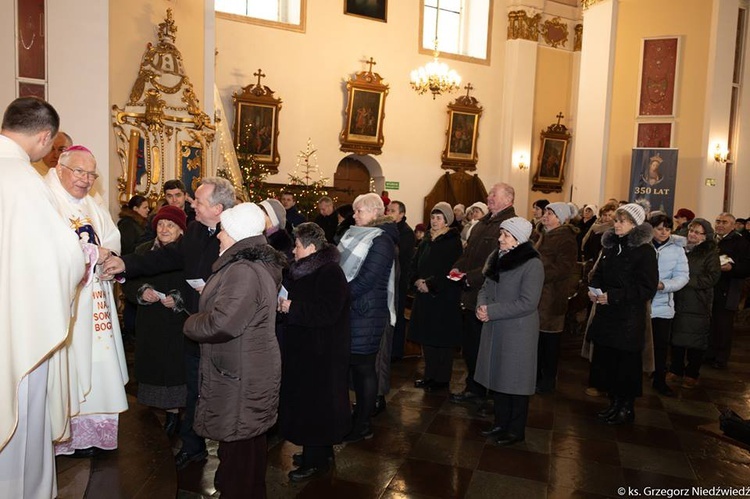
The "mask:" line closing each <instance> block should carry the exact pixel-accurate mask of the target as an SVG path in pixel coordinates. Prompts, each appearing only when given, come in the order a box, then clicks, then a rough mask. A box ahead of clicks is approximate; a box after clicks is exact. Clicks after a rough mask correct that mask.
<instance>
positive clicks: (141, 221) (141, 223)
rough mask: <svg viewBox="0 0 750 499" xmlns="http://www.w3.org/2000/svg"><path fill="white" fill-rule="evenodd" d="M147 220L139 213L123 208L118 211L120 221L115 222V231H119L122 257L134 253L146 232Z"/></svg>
mask: <svg viewBox="0 0 750 499" xmlns="http://www.w3.org/2000/svg"><path fill="white" fill-rule="evenodd" d="M146 224H147V220H146V219H145V218H143V217H142V216H141V215H140V214H139V213H136V212H135V211H133V210H132V209H130V208H128V207H127V206H124V207H123V208H122V210H121V211H120V220H118V221H117V229H118V230H119V231H120V251H121V254H123V255H129V254H130V253H132V252H134V251H135V247H136V246H138V241H140V239H141V237H143V234H144V233H145V232H146Z"/></svg>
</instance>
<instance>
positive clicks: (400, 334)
mask: <svg viewBox="0 0 750 499" xmlns="http://www.w3.org/2000/svg"><path fill="white" fill-rule="evenodd" d="M386 214H387V215H389V216H390V217H391V218H393V220H394V221H395V222H396V227H397V228H398V234H399V240H398V265H399V270H398V272H399V273H398V276H399V277H398V289H397V292H398V295H397V296H396V328H395V330H394V332H393V346H392V349H391V358H393V359H400V358H402V357H403V356H404V341H405V339H406V318H405V317H404V309H405V308H406V292H407V289H408V288H409V267H410V265H411V259H412V257H413V256H414V245H415V236H414V231H413V230H412V228H411V227H409V224H408V223H406V205H405V204H404V203H403V202H401V201H391V202H390V204H389V205H388V208H386Z"/></svg>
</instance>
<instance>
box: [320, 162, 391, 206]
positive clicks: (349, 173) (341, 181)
mask: <svg viewBox="0 0 750 499" xmlns="http://www.w3.org/2000/svg"><path fill="white" fill-rule="evenodd" d="M384 186H385V178H384V177H383V169H382V168H381V167H380V163H378V162H377V161H376V160H375V159H374V158H373V157H372V156H358V155H356V154H351V155H349V156H347V157H345V158H344V159H342V160H341V161H340V162H339V164H338V166H337V167H336V173H334V175H333V192H332V194H333V196H335V197H336V198H337V203H336V204H337V205H342V204H347V203H351V202H352V201H354V198H356V197H357V196H359V195H360V194H364V193H366V192H370V190H371V189H374V190H375V191H376V192H380V191H381V190H383V187H384Z"/></svg>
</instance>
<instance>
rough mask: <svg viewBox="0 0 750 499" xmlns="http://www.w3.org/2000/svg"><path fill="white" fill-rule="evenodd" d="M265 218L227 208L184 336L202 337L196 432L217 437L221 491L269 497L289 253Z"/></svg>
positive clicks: (253, 208) (250, 207) (252, 210)
mask: <svg viewBox="0 0 750 499" xmlns="http://www.w3.org/2000/svg"><path fill="white" fill-rule="evenodd" d="M263 229H265V217H264V215H263V212H262V211H261V209H260V208H258V206H257V205H255V204H253V203H242V204H239V205H237V206H235V207H234V208H230V209H228V210H226V211H224V212H222V214H221V232H220V233H219V235H218V238H219V241H220V247H219V259H218V260H216V262H215V263H214V265H213V274H211V277H209V278H208V281H207V282H206V285H205V287H204V288H203V291H202V293H201V299H200V311H199V312H198V313H196V314H193V315H192V316H190V317H189V318H188V319H187V321H186V322H185V330H184V332H185V335H186V336H187V337H188V338H190V339H192V340H195V341H197V342H198V343H200V347H201V359H200V362H201V364H200V386H199V392H200V395H199V399H198V405H197V406H196V409H195V423H194V428H195V431H196V432H197V433H198V434H199V435H201V436H204V437H207V438H211V439H213V440H218V441H219V452H218V454H219V461H220V464H219V468H218V469H217V470H216V476H217V479H216V480H215V481H216V482H217V486H218V488H219V489H220V490H221V496H222V497H224V498H227V499H232V498H236V497H253V498H255V497H260V498H262V497H266V482H265V474H266V451H267V448H266V432H267V431H268V429H269V428H271V426H273V424H274V423H275V422H276V414H277V408H278V404H279V385H280V383H281V356H280V354H279V344H278V342H277V340H276V332H275V321H276V306H277V296H278V292H279V289H280V287H281V270H282V267H283V266H284V265H285V260H286V259H285V257H284V256H283V255H282V254H281V253H279V252H277V251H276V250H274V249H273V248H271V247H270V246H269V245H268V244H266V238H265V237H263Z"/></svg>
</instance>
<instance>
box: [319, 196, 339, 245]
mask: <svg viewBox="0 0 750 499" xmlns="http://www.w3.org/2000/svg"><path fill="white" fill-rule="evenodd" d="M313 222H315V223H316V224H318V225H319V226H320V228H321V229H323V232H324V233H325V235H326V241H328V242H329V243H331V244H333V236H335V235H336V228H337V227H338V226H339V217H338V215H336V210H334V209H333V199H331V198H329V197H328V196H323V197H322V198H320V199H319V200H318V216H316V217H315V220H313Z"/></svg>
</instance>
